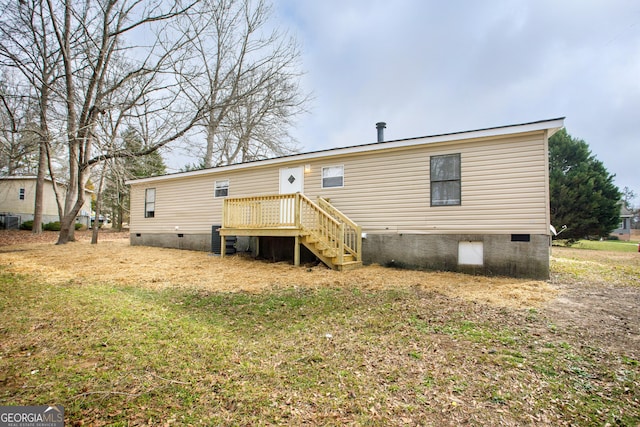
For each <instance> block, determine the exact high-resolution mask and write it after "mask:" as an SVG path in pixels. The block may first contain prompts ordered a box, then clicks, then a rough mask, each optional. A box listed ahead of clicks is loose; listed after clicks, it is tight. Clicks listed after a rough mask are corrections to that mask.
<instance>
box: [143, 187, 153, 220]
mask: <svg viewBox="0 0 640 427" xmlns="http://www.w3.org/2000/svg"><path fill="white" fill-rule="evenodd" d="M155 216H156V189H155V188H147V189H146V190H144V217H145V218H154V217H155Z"/></svg>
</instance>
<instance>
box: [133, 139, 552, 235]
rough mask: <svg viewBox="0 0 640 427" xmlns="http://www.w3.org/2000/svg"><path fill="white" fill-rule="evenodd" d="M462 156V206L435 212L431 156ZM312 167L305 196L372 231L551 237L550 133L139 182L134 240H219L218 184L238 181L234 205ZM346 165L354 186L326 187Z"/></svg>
mask: <svg viewBox="0 0 640 427" xmlns="http://www.w3.org/2000/svg"><path fill="white" fill-rule="evenodd" d="M454 153H460V155H461V187H462V188H461V195H462V204H461V205H460V206H434V207H432V206H430V174H429V165H430V157H431V156H434V155H443V154H454ZM305 164H308V165H310V167H311V170H310V172H306V173H305V175H304V193H305V194H306V195H307V196H308V197H310V198H311V199H314V198H315V197H317V196H323V197H325V198H329V199H330V200H331V202H332V203H333V204H334V205H335V206H336V207H337V208H338V209H340V210H341V211H343V212H344V213H345V214H346V215H348V216H349V217H351V218H352V219H353V220H354V221H356V222H357V223H358V224H360V225H361V226H362V228H363V231H365V232H372V233H431V234H443V233H445V234H460V233H463V234H467V233H468V234H485V233H493V234H495V233H502V234H512V233H519V234H520V233H523V234H524V233H530V234H548V227H549V224H548V218H549V214H548V201H547V197H548V195H547V188H546V186H547V170H546V168H547V158H546V140H545V133H544V131H536V132H531V133H527V134H520V135H517V136H507V137H493V138H483V139H476V140H460V141H450V142H445V143H432V144H425V145H423V146H413V147H398V148H393V149H383V150H378V151H367V152H361V153H351V154H347V155H335V154H332V153H331V152H328V153H327V155H326V156H324V157H320V158H315V159H313V160H307V161H302V162H301V161H296V160H295V159H292V160H291V161H288V160H287V159H283V160H282V161H281V162H279V163H277V164H271V165H267V166H260V165H259V164H257V165H256V166H255V167H249V168H245V169H239V170H236V171H230V172H224V171H222V172H214V171H212V172H211V173H210V174H202V175H198V176H189V177H184V178H180V177H170V176H169V177H167V178H166V179H160V180H156V181H150V182H144V183H139V184H137V183H135V182H134V183H133V184H132V198H131V200H132V201H131V226H132V228H131V231H132V232H134V233H141V232H146V233H166V232H171V233H174V232H176V231H175V227H176V226H178V227H179V230H180V231H178V232H184V233H196V232H209V231H210V230H211V225H212V224H220V221H221V206H222V201H223V200H224V199H223V198H217V199H214V197H213V191H214V182H215V181H216V180H222V179H229V197H237V196H250V195H264V194H277V193H278V189H279V182H278V180H279V169H280V168H282V167H295V166H304V165H305ZM335 165H343V166H344V186H343V187H339V188H324V189H323V188H322V168H323V167H328V166H335ZM145 188H156V212H155V215H156V216H155V218H144V189H145Z"/></svg>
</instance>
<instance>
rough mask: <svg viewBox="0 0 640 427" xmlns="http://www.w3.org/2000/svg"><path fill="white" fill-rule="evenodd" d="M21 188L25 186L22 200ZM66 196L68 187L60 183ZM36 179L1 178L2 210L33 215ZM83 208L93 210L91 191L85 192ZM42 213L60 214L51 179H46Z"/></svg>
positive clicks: (0, 205)
mask: <svg viewBox="0 0 640 427" xmlns="http://www.w3.org/2000/svg"><path fill="white" fill-rule="evenodd" d="M20 188H24V189H25V191H24V196H25V197H24V200H20V198H19V192H20ZM58 189H59V191H60V192H61V193H62V194H61V197H63V198H64V195H65V190H66V187H65V186H63V185H60V184H59V185H58ZM35 197H36V179H35V178H10V179H2V180H0V212H7V213H13V214H20V215H33V211H34V209H35ZM82 209H83V210H86V211H87V212H89V211H90V210H91V193H86V194H85V204H84V205H83V207H82ZM42 214H43V215H45V216H58V204H57V203H56V196H55V193H54V191H53V184H51V181H48V180H45V182H44V190H43V201H42Z"/></svg>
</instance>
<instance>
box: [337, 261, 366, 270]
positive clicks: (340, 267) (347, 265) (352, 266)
mask: <svg viewBox="0 0 640 427" xmlns="http://www.w3.org/2000/svg"><path fill="white" fill-rule="evenodd" d="M336 267H337V269H338V270H339V271H346V270H353V269H355V268H360V267H362V261H349V262H345V263H343V264H341V265H336Z"/></svg>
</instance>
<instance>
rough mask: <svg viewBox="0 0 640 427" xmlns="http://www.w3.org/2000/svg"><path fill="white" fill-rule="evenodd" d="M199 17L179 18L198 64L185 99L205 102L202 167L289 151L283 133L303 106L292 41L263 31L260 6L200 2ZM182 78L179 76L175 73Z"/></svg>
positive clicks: (260, 2) (244, 0) (247, 0)
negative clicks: (192, 35) (191, 33)
mask: <svg viewBox="0 0 640 427" xmlns="http://www.w3.org/2000/svg"><path fill="white" fill-rule="evenodd" d="M198 7H199V11H200V13H198V14H194V15H189V16H188V18H189V19H188V20H186V19H185V20H181V23H182V28H183V29H187V28H188V29H189V30H191V31H194V32H195V33H197V34H198V35H199V37H197V38H195V39H194V40H193V51H194V52H196V54H197V56H198V57H197V58H194V60H195V59H197V60H198V61H199V63H200V66H199V67H197V68H196V69H192V70H189V72H190V73H192V75H193V78H191V79H189V80H186V83H187V85H188V87H187V91H188V93H189V94H190V99H191V100H192V101H193V102H195V103H199V102H201V100H203V99H205V100H207V101H208V105H207V107H208V108H207V112H206V114H205V115H204V116H203V118H202V121H201V122H200V123H199V125H200V126H201V127H202V128H203V129H204V133H205V137H206V144H205V150H204V155H203V162H202V164H203V166H204V167H212V166H217V165H221V164H230V163H236V162H238V161H247V160H253V159H257V158H261V157H266V156H270V155H274V154H276V155H281V154H287V153H290V152H293V151H295V143H294V141H293V138H291V137H290V135H289V133H288V129H289V127H290V125H291V123H292V120H293V118H294V117H295V116H296V115H298V114H299V113H301V112H303V111H304V109H305V105H306V103H307V102H308V96H305V95H304V94H303V93H302V91H301V90H300V88H299V86H298V80H299V77H300V76H301V73H300V71H299V59H300V53H299V50H298V48H297V45H296V43H295V41H294V40H293V39H292V38H290V37H288V36H287V35H286V34H284V33H281V32H279V31H277V30H269V29H268V23H269V19H270V17H271V9H270V7H269V6H268V5H267V3H266V2H265V1H264V0H256V1H252V0H220V1H211V0H209V1H203V2H202V3H200V4H199V5H198ZM181 72H183V73H184V70H181Z"/></svg>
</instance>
